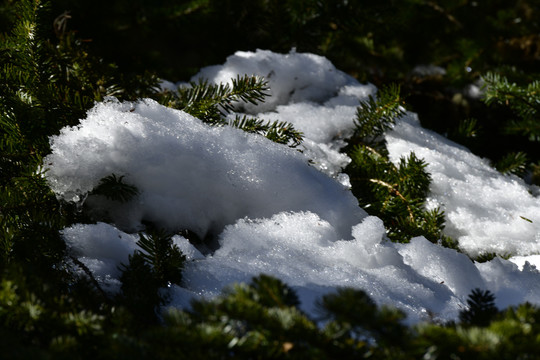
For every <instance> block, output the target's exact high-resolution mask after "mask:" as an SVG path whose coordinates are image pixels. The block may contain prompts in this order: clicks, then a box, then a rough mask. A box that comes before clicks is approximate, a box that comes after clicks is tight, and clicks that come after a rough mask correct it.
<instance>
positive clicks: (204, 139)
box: [44, 50, 540, 323]
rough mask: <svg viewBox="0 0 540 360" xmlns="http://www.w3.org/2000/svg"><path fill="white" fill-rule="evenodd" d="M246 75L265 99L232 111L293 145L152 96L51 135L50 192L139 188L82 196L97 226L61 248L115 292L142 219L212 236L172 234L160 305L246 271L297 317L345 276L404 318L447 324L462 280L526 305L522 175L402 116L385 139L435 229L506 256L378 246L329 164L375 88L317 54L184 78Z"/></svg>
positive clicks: (536, 294) (265, 57) (533, 218)
mask: <svg viewBox="0 0 540 360" xmlns="http://www.w3.org/2000/svg"><path fill="white" fill-rule="evenodd" d="M244 74H248V75H260V76H264V77H266V78H267V79H268V81H269V86H270V87H271V93H272V97H271V98H269V99H268V101H266V102H265V103H264V104H261V105H259V106H251V105H249V106H239V107H238V110H239V111H241V112H247V113H250V114H257V116H259V117H261V118H263V119H268V120H280V121H288V122H291V123H293V124H294V125H295V127H296V128H297V129H299V130H301V131H303V132H304V134H305V141H304V143H303V145H302V146H301V147H300V150H302V152H299V151H298V150H296V149H291V148H288V147H287V146H283V145H278V144H275V143H272V142H270V141H269V140H267V139H265V138H263V137H261V136H258V135H251V134H247V133H244V132H242V131H240V130H236V129H232V128H227V127H224V128H212V127H209V126H207V125H204V124H202V123H201V122H200V121H199V120H198V119H195V118H193V117H191V116H189V115H188V114H186V113H184V112H181V111H178V110H172V109H168V108H166V107H163V106H161V105H159V104H157V103H155V102H154V101H152V100H141V101H139V102H136V103H119V102H117V101H115V100H111V99H110V100H108V101H106V102H104V103H100V104H96V106H95V107H94V108H93V109H92V110H90V111H89V113H88V116H87V118H86V119H82V120H81V124H80V125H79V126H78V127H73V128H65V129H63V130H62V133H61V134H60V135H59V136H55V137H52V138H51V144H52V150H53V151H52V154H51V155H49V156H48V157H47V158H46V159H45V160H44V164H45V165H46V167H47V168H48V172H47V173H46V176H47V179H48V181H49V183H50V184H51V187H52V188H53V190H54V191H55V192H56V193H57V195H58V196H60V197H64V198H65V199H66V200H77V199H84V198H85V196H86V194H87V193H88V191H90V190H91V189H92V188H94V187H95V186H96V185H97V184H98V182H99V180H100V179H101V178H103V177H105V176H108V175H110V174H111V173H114V174H116V175H118V176H125V178H124V179H125V181H126V182H128V183H130V184H133V185H135V186H136V187H137V188H138V189H139V190H140V194H139V196H138V197H137V198H135V199H133V200H132V201H130V202H128V203H126V204H113V203H112V202H109V201H107V200H105V199H103V198H100V197H99V196H89V197H88V198H86V204H85V206H87V207H88V208H89V209H91V210H92V211H94V212H95V213H96V214H98V215H100V216H102V217H103V219H105V220H107V221H108V222H109V223H104V222H101V223H98V224H90V225H82V224H78V225H74V226H72V227H70V228H67V229H64V231H63V235H64V238H65V239H66V241H67V243H68V246H69V248H70V251H71V252H72V255H73V256H76V257H77V258H78V259H79V260H80V261H81V262H83V263H84V264H86V265H87V267H88V268H89V269H90V270H91V271H92V272H93V273H94V276H95V277H96V279H97V280H98V281H100V282H101V283H102V284H103V286H104V287H105V288H106V289H107V290H109V291H115V290H118V285H119V281H118V277H119V270H118V265H119V264H120V263H122V262H123V263H125V262H127V257H128V255H129V254H130V253H132V252H133V251H134V249H136V245H135V242H136V241H137V239H138V236H137V234H136V232H137V231H140V230H144V225H143V222H144V221H151V222H154V223H156V224H158V225H159V226H161V227H164V228H166V229H168V230H170V231H179V230H182V229H189V230H191V231H194V232H195V233H197V234H198V235H199V236H200V237H202V238H204V237H212V238H213V239H215V243H216V244H215V245H216V247H215V251H213V252H211V253H209V252H204V251H203V252H204V254H203V253H201V252H200V251H199V250H198V249H196V248H195V247H194V246H193V245H192V244H191V243H190V242H189V241H188V240H187V239H186V238H184V237H182V236H180V235H176V236H175V237H174V238H173V240H174V242H175V243H176V244H177V245H178V246H179V247H180V248H181V249H182V251H183V252H184V253H185V254H186V256H187V258H188V259H189V261H188V263H187V264H186V268H185V270H184V283H183V284H182V287H172V288H171V289H170V291H171V294H172V295H173V296H172V297H171V304H170V306H178V307H183V306H188V304H189V300H190V298H191V297H193V296H195V297H197V296H202V297H213V296H216V295H218V294H219V293H220V292H221V290H222V289H223V288H224V287H226V286H228V285H230V284H231V283H233V282H238V281H250V279H251V278H252V277H253V276H256V275H258V274H260V273H266V274H271V275H274V276H277V277H278V278H280V279H281V280H283V281H285V282H286V283H287V284H289V285H291V286H292V287H293V288H295V289H296V290H297V292H298V295H299V297H300V299H301V301H302V305H301V306H302V308H303V309H304V310H305V311H306V312H308V314H315V311H314V306H315V305H314V301H315V300H316V299H318V298H320V296H321V295H323V294H325V293H328V292H332V291H334V290H335V289H336V288H337V287H343V286H351V287H356V288H361V289H364V290H365V291H366V292H367V293H368V294H369V295H370V296H371V297H372V298H373V299H374V300H375V301H377V302H378V303H379V304H389V305H394V306H397V307H399V308H400V309H402V310H404V311H405V312H406V313H407V314H408V321H409V322H410V323H415V322H418V321H422V320H426V319H431V318H435V319H441V320H450V319H455V318H456V316H457V315H458V313H459V311H460V310H462V309H464V308H465V306H466V298H467V295H468V294H469V293H470V291H471V290H472V289H474V288H481V289H488V290H490V291H492V292H493V293H494V294H495V295H496V297H497V305H498V306H500V307H504V306H508V305H515V304H519V303H522V302H524V301H530V302H533V303H536V304H540V273H539V272H538V271H537V270H536V268H535V267H534V266H533V265H531V264H534V263H537V264H538V263H540V261H539V260H538V257H539V256H538V255H536V254H539V253H540V243H539V239H540V201H539V200H538V198H537V197H535V196H533V195H532V194H531V193H530V191H529V189H528V187H527V185H526V184H525V183H524V182H523V181H521V180H519V179H517V178H515V177H510V176H503V175H501V174H499V173H497V172H496V171H495V170H493V169H491V168H490V167H489V165H488V163H487V162H486V161H485V160H483V159H480V158H478V157H476V156H474V155H473V154H471V153H470V152H469V151H468V150H467V149H465V148H463V147H461V146H459V145H456V144H454V143H452V142H451V141H449V140H447V139H445V138H444V137H442V136H439V135H437V134H435V133H433V132H431V131H429V130H426V129H423V128H422V127H421V126H420V124H419V122H418V121H417V120H416V118H415V115H414V114H410V113H409V114H407V115H406V116H405V117H404V118H402V119H400V120H399V121H398V122H397V124H396V126H395V128H394V129H393V130H391V131H390V132H388V134H387V135H386V139H387V141H388V149H389V151H390V156H391V158H392V159H393V160H396V159H398V158H399V157H400V156H403V155H407V154H408V153H409V152H410V151H414V152H415V153H416V155H417V156H419V157H420V158H424V160H425V161H426V162H428V164H429V165H428V168H427V169H428V171H429V172H430V173H431V174H432V177H433V183H432V185H431V194H430V197H429V199H428V206H429V207H430V208H433V207H441V208H442V209H443V210H445V213H446V232H447V234H448V235H450V236H452V237H453V238H455V239H457V240H458V241H459V244H460V246H461V248H462V249H463V250H464V251H465V252H467V253H468V254H470V255H473V256H474V255H477V254H480V253H484V252H496V253H498V254H501V255H502V254H509V255H516V257H514V258H511V259H510V261H508V260H503V259H500V258H496V259H494V260H492V261H489V262H486V263H475V262H472V261H471V260H470V259H469V258H468V257H467V256H466V255H465V254H462V253H458V252H456V251H454V250H450V249H447V248H443V247H441V246H439V245H436V244H432V243H430V242H428V241H427V240H426V239H424V238H423V237H418V238H415V239H413V240H412V241H411V242H410V243H409V244H395V243H392V242H390V241H388V240H387V238H386V236H385V230H384V226H383V224H382V221H381V220H380V219H378V218H376V217H373V216H368V215H367V214H366V212H365V211H363V210H362V209H360V208H359V207H358V205H357V203H356V200H355V198H354V197H353V196H352V194H351V192H350V190H349V189H348V187H347V185H348V183H349V182H348V178H347V176H346V175H344V174H342V173H341V170H342V169H343V167H344V166H346V165H347V163H348V162H349V161H350V159H349V158H348V157H347V156H346V155H344V154H342V153H341V152H340V150H341V149H342V148H343V146H344V145H346V141H347V136H348V135H350V132H351V130H352V128H353V126H354V123H353V119H354V113H355V111H356V107H357V106H358V104H359V102H360V101H362V100H365V99H366V98H367V96H369V95H375V94H376V89H375V87H374V86H372V85H369V84H359V83H358V82H357V81H356V80H354V79H353V78H352V77H350V76H348V75H346V74H344V73H343V72H341V71H339V70H338V69H336V68H335V67H334V66H333V65H332V64H331V63H330V62H329V61H328V60H327V59H325V58H323V57H320V56H317V55H313V54H300V53H296V52H294V51H293V52H291V53H289V54H276V53H272V52H269V51H261V50H259V51H257V52H238V53H236V54H234V55H232V56H230V57H229V58H228V59H227V61H226V63H225V64H223V65H216V66H212V67H209V68H205V69H202V70H201V72H200V73H199V74H198V75H196V76H195V77H194V79H193V80H196V79H198V78H205V79H208V80H209V81H211V82H216V83H219V82H227V81H230V79H231V78H234V77H236V76H237V75H244ZM164 84H165V85H167V86H168V87H171V83H164Z"/></svg>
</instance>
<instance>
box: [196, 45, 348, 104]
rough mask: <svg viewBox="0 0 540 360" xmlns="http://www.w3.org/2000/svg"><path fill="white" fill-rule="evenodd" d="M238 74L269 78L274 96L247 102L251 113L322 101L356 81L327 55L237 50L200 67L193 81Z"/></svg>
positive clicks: (217, 80) (226, 78) (222, 79)
mask: <svg viewBox="0 0 540 360" xmlns="http://www.w3.org/2000/svg"><path fill="white" fill-rule="evenodd" d="M238 75H240V76H243V75H249V76H252V75H256V76H262V77H264V79H266V80H267V81H268V85H269V87H270V90H269V92H268V93H269V94H270V95H271V97H270V98H269V99H268V100H267V101H265V102H264V103H263V104H259V105H256V106H255V105H251V104H245V105H244V107H245V110H246V111H247V112H249V113H259V112H263V111H267V110H274V109H275V107H276V106H277V105H281V104H288V103H290V102H298V101H313V102H321V101H326V100H327V99H329V98H331V97H333V96H335V95H337V93H338V92H339V90H340V89H341V88H342V87H343V86H345V85H348V84H353V83H356V80H355V79H354V78H352V77H351V76H349V75H347V74H345V73H344V72H342V71H339V70H337V69H336V68H335V67H334V65H333V64H332V63H331V62H330V61H329V60H328V59H326V58H325V57H322V56H318V55H315V54H306V53H297V52H296V51H294V50H293V51H291V52H290V53H289V54H285V55H283V54H277V53H274V52H271V51H268V50H257V51H256V52H247V51H238V52H236V53H235V54H234V55H231V56H229V57H228V58H227V61H226V62H225V64H224V65H215V66H209V67H206V68H203V69H201V71H200V72H199V73H198V74H197V75H195V76H194V77H193V78H192V79H191V80H192V81H197V80H199V79H202V80H208V81H210V82H213V83H216V84H220V83H224V84H226V83H231V79H234V78H236V77H237V76H238Z"/></svg>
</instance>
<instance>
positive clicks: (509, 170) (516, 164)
mask: <svg viewBox="0 0 540 360" xmlns="http://www.w3.org/2000/svg"><path fill="white" fill-rule="evenodd" d="M528 161H529V160H528V158H527V154H525V153H524V152H521V151H519V152H512V153H508V154H506V155H505V156H504V157H503V158H502V159H500V160H499V161H497V162H496V163H495V169H497V170H498V171H500V172H501V173H503V174H514V175H517V176H523V175H524V174H525V171H526V170H527V164H528Z"/></svg>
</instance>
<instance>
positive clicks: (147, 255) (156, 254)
mask: <svg viewBox="0 0 540 360" xmlns="http://www.w3.org/2000/svg"><path fill="white" fill-rule="evenodd" d="M137 245H138V246H139V247H140V248H141V249H142V250H143V251H141V252H140V255H141V256H142V258H143V259H144V260H145V261H146V262H147V263H148V264H150V265H151V266H152V268H153V272H154V276H155V279H156V282H157V284H158V285H159V286H168V285H169V284H170V283H173V284H178V285H179V284H180V282H181V281H182V269H183V267H184V263H185V261H186V257H185V256H184V255H183V254H182V252H181V251H180V248H178V246H177V245H176V244H174V243H173V241H172V235H170V234H168V233H166V232H164V231H153V232H151V233H150V234H147V235H145V234H142V233H141V234H139V241H137Z"/></svg>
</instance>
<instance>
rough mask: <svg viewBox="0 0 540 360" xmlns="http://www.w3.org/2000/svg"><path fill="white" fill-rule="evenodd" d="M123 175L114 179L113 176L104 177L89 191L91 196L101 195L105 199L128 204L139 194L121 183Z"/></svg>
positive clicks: (133, 187) (130, 186)
mask: <svg viewBox="0 0 540 360" xmlns="http://www.w3.org/2000/svg"><path fill="white" fill-rule="evenodd" d="M123 179H124V175H122V176H120V177H116V175H115V174H111V175H109V176H106V177H104V178H103V179H101V180H100V181H99V184H98V185H97V186H96V187H95V188H94V189H93V190H92V191H91V194H93V195H103V196H105V197H106V198H107V199H110V200H114V201H120V202H128V201H130V200H131V199H132V198H134V197H135V196H137V195H138V194H139V190H138V189H137V188H136V187H135V186H133V185H130V184H126V183H124V182H123Z"/></svg>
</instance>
